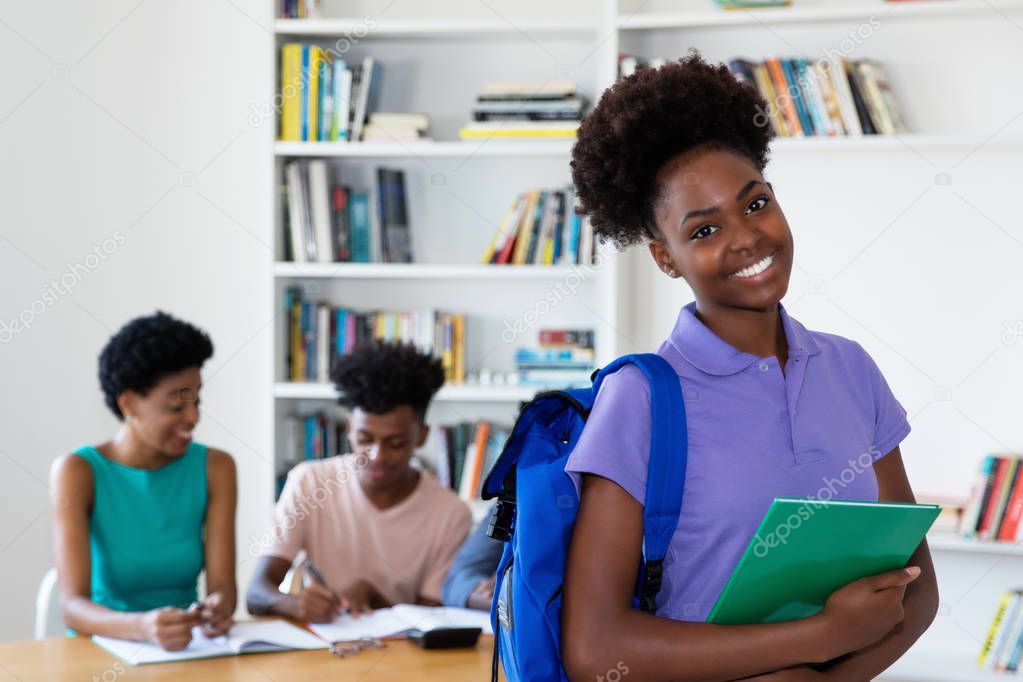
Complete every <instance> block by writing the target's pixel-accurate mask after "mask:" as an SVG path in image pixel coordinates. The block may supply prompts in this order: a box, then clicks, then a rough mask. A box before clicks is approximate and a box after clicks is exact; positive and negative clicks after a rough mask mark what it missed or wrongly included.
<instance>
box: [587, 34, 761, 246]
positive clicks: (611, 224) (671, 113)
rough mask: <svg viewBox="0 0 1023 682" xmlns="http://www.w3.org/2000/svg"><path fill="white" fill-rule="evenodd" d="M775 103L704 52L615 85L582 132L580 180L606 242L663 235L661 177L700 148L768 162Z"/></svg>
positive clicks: (590, 214)
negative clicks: (657, 216)
mask: <svg viewBox="0 0 1023 682" xmlns="http://www.w3.org/2000/svg"><path fill="white" fill-rule="evenodd" d="M766 110H767V103H766V102H765V100H764V99H763V98H762V97H761V96H760V95H759V93H758V92H757V91H756V89H755V88H753V87H751V86H748V85H743V84H741V83H740V82H739V81H737V80H736V79H735V78H734V77H733V76H732V74H731V73H730V72H729V70H728V67H727V66H724V65H716V66H715V65H711V64H708V63H707V62H705V61H704V60H703V58H702V57H701V56H700V54H699V53H698V52H696V51H695V50H691V51H690V53H689V54H688V55H687V56H686V57H683V58H682V59H679V60H678V61H675V62H671V63H669V64H666V65H664V66H662V67H660V68H657V69H653V68H642V67H641V68H639V69H638V70H637V71H636V72H635V73H633V74H632V75H630V76H628V77H627V78H624V79H622V80H620V81H618V83H616V84H615V85H613V86H612V87H610V88H608V89H607V90H606V91H605V92H604V95H603V96H602V97H601V98H600V101H599V102H598V103H597V106H596V107H594V109H593V111H592V112H591V113H590V114H589V115H588V116H587V117H586V118H585V119H584V120H583V122H582V124H581V125H580V127H579V132H578V136H577V141H576V143H575V146H574V148H573V149H572V164H571V165H572V180H573V182H574V183H575V187H576V192H577V193H578V198H579V202H580V207H579V209H578V210H579V213H580V214H581V215H584V216H588V217H589V219H590V222H591V223H592V224H593V230H594V233H595V234H596V235H597V236H598V237H599V238H600V240H601V241H605V242H606V241H611V242H613V243H614V244H615V245H616V246H617V247H619V248H624V247H627V246H631V245H633V244H640V243H643V242H645V241H646V240H648V239H654V238H656V237H657V235H658V232H657V228H656V223H655V221H654V206H655V204H656V201H657V199H658V196H657V192H658V188H657V187H656V178H657V173H658V172H659V171H660V170H661V168H662V167H663V166H664V164H665V163H667V162H668V161H670V160H671V159H673V158H675V157H677V156H678V155H680V154H683V153H685V152H689V151H692V150H695V149H698V148H707V149H715V148H717V149H725V150H729V151H733V152H736V153H738V154H740V155H742V156H744V157H746V158H748V159H749V160H750V161H751V162H752V163H753V165H754V166H756V167H757V170H759V171H761V172H763V170H764V168H765V167H766V165H767V156H768V145H769V144H770V141H771V138H772V137H773V135H774V133H773V131H772V130H771V127H770V126H769V125H758V123H763V122H764V116H763V112H764V111H766Z"/></svg>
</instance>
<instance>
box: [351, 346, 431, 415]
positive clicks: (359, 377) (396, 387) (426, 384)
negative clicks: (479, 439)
mask: <svg viewBox="0 0 1023 682" xmlns="http://www.w3.org/2000/svg"><path fill="white" fill-rule="evenodd" d="M331 378H332V379H333V380H334V384H335V385H336V386H337V389H338V391H339V392H340V393H341V398H340V402H341V404H342V405H345V406H347V407H358V408H359V409H361V410H364V411H365V412H369V413H371V414H385V413H387V412H390V411H391V410H393V409H395V408H396V407H399V406H401V405H409V406H410V407H411V408H412V410H413V411H414V412H415V413H416V415H418V416H419V418H420V419H422V417H423V416H424V415H425V414H426V408H427V407H429V405H430V400H431V399H432V398H433V395H434V394H435V393H436V392H437V390H438V389H439V388H440V387H441V386H442V385H443V384H444V367H443V365H442V364H441V361H440V359H438V358H435V357H434V356H432V355H430V354H429V353H423V352H420V351H419V350H418V349H417V348H416V347H415V345H414V344H411V343H402V342H386V341H373V342H370V343H364V344H360V345H358V346H356V347H355V348H354V349H353V350H352V352H351V353H349V354H348V355H343V356H341V357H339V358H338V359H337V362H335V364H334V368H333V370H332V372H331Z"/></svg>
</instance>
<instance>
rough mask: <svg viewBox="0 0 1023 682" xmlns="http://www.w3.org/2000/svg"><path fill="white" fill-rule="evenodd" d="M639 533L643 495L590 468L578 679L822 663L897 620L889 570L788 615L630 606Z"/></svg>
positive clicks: (573, 554) (576, 636)
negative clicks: (668, 614) (760, 620)
mask: <svg viewBox="0 0 1023 682" xmlns="http://www.w3.org/2000/svg"><path fill="white" fill-rule="evenodd" d="M642 538H643V510H642V507H641V506H640V504H639V503H638V502H637V501H636V500H635V499H633V498H632V496H631V495H629V494H628V493H627V492H625V490H623V489H622V488H620V487H619V486H618V485H617V484H615V483H613V482H611V481H609V480H607V479H604V478H601V477H599V476H591V475H586V476H584V477H583V492H582V502H581V505H580V509H579V516H578V519H577V520H576V524H575V528H574V531H573V535H572V542H571V546H570V548H569V554H568V564H567V566H566V573H565V593H564V606H563V610H562V653H563V660H564V665H565V669H566V671H567V672H568V674H569V677H571V678H572V679H574V680H593V679H600V676H602V675H606V674H607V672H608V671H609V670H612V669H615V668H616V666H617V665H618V664H619V663H622V664H624V665H627V666H628V667H629V670H630V677H629V679H630V680H668V679H671V680H703V681H705V682H712V681H715V680H735V679H739V678H744V677H750V676H754V675H758V674H763V673H767V672H769V671H774V670H780V669H783V668H791V667H794V666H798V665H800V664H804V663H823V662H825V661H828V660H831V659H833V658H835V657H836V656H840V655H842V654H843V653H845V652H849V651H853V650H856V649H859V648H862V647H864V646H867V645H868V644H870V643H872V642H876V641H877V640H878V639H880V638H881V637H882V636H884V634H885V633H886V632H888V631H889V630H890V629H891V626H892V624H893V623H894V622H896V620H895V619H896V618H897V614H895V613H893V609H897V608H898V606H899V601H900V599H899V597H900V596H901V595H900V594H897V593H894V592H892V591H890V590H886V591H885V592H886V594H882V593H880V592H877V591H876V590H877V589H879V588H881V587H885V586H887V585H882V584H881V583H882V582H883V581H884V580H888V581H891V580H893V578H892V576H887V574H886V575H885V576H884V577H883V578H882V577H872V578H867V579H865V580H864V581H859V582H860V583H861V585H859V586H856V587H853V588H852V590H853V591H846V592H844V594H843V595H842V597H843V598H842V599H841V600H839V601H841V602H842V603H840V604H837V606H835V607H834V608H835V609H837V611H836V610H829V609H827V608H826V610H825V611H823V612H821V613H819V614H817V615H815V616H811V617H809V618H804V619H800V620H795V621H788V622H785V623H772V624H768V625H715V624H711V623H691V622H682V621H675V620H670V619H666V618H658V617H656V616H653V615H650V614H647V613H642V612H640V611H636V610H634V609H633V608H632V595H633V590H634V586H635V584H636V574H637V571H638V565H639V560H640V556H641V554H640V552H641V545H642ZM907 581H908V579H907ZM843 589H844V590H847V588H843ZM868 595H877V596H876V597H872V596H868ZM888 597H891V599H888ZM889 602H891V603H889ZM850 603H852V604H854V606H853V607H850V606H849V604H850ZM871 611H873V612H871ZM835 613H840V614H842V615H841V616H835V615H833V614H835ZM793 672H794V671H793ZM789 674H790V673H784V675H786V676H787V675H789ZM778 679H785V678H784V677H779V678H778Z"/></svg>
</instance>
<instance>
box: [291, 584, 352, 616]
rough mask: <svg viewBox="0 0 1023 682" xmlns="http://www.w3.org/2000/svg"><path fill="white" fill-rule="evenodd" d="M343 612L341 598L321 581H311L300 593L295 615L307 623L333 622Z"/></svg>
mask: <svg viewBox="0 0 1023 682" xmlns="http://www.w3.org/2000/svg"><path fill="white" fill-rule="evenodd" d="M340 613H341V600H340V599H339V598H338V596H337V595H336V594H334V592H332V591H331V590H329V589H327V588H326V587H324V586H323V585H320V584H319V583H310V584H309V585H307V586H306V587H305V588H304V589H303V590H302V592H301V594H299V595H298V612H297V613H296V614H295V616H297V617H298V619H299V620H301V621H303V622H306V623H331V622H333V621H334V620H336V619H337V617H338V616H339V615H340Z"/></svg>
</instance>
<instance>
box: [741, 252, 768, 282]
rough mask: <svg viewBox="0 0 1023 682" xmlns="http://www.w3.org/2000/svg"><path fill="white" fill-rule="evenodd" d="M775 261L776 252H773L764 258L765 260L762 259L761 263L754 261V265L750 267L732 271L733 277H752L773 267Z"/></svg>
mask: <svg viewBox="0 0 1023 682" xmlns="http://www.w3.org/2000/svg"><path fill="white" fill-rule="evenodd" d="M773 262H774V254H773V253H772V254H770V255H768V256H767V257H766V258H764V260H762V261H760V262H759V263H754V264H753V265H751V266H749V267H748V268H743V269H742V270H739V271H738V272H733V273H732V277H742V278H746V277H752V276H753V275H759V274H760V273H761V272H763V271H764V270H766V269H767V268H769V267H771V263H773Z"/></svg>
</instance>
